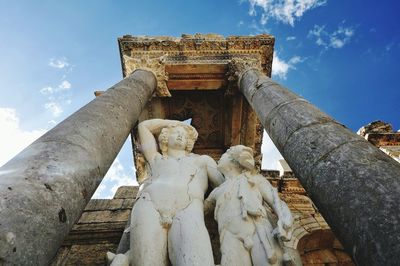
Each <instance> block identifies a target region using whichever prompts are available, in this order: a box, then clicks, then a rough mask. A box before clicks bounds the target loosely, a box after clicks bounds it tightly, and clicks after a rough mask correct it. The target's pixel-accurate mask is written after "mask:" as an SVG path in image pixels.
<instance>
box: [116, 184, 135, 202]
mask: <svg viewBox="0 0 400 266" xmlns="http://www.w3.org/2000/svg"><path fill="white" fill-rule="evenodd" d="M138 190H139V187H135V186H121V187H119V188H118V189H117V192H115V195H114V199H134V198H135V197H136V194H137V192H138Z"/></svg>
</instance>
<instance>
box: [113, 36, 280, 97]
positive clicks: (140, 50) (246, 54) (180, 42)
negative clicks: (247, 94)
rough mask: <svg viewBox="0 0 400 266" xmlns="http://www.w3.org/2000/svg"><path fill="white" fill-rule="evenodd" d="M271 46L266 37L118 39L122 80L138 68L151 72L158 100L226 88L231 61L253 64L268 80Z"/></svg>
mask: <svg viewBox="0 0 400 266" xmlns="http://www.w3.org/2000/svg"><path fill="white" fill-rule="evenodd" d="M274 42H275V39H274V37H273V36H271V35H268V34H262V35H257V36H229V37H226V38H224V37H223V36H221V35H217V34H194V35H190V34H183V35H182V37H180V38H175V37H165V36H154V37H148V36H145V37H139V36H131V35H125V36H123V37H121V38H119V39H118V43H119V47H120V54H121V62H122V71H123V75H124V77H125V76H126V75H127V74H129V73H131V72H133V71H134V70H135V69H137V68H145V69H151V70H153V72H154V73H155V74H156V76H157V77H158V78H159V79H158V81H159V89H158V91H157V95H158V96H170V94H169V91H168V90H180V89H193V87H195V88H200V89H217V88H220V87H222V86H224V85H226V82H227V78H226V75H225V74H226V71H227V65H228V64H229V63H230V62H231V60H232V59H234V58H245V59H246V61H249V60H252V59H253V60H256V61H258V62H259V63H260V66H261V68H262V70H263V72H264V73H265V74H266V75H267V76H270V75H271V67H272V55H273V46H274ZM211 66H212V67H211Z"/></svg>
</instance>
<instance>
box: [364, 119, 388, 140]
mask: <svg viewBox="0 0 400 266" xmlns="http://www.w3.org/2000/svg"><path fill="white" fill-rule="evenodd" d="M371 133H393V128H392V125H391V124H389V123H386V122H383V121H380V120H378V121H373V122H371V123H369V124H368V125H366V126H363V127H361V128H360V129H359V130H358V131H357V134H358V135H360V136H362V137H365V136H366V135H367V134H371Z"/></svg>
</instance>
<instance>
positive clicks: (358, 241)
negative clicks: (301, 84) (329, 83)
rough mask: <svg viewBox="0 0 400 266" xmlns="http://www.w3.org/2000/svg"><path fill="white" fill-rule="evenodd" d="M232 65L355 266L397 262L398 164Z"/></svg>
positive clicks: (305, 105)
mask: <svg viewBox="0 0 400 266" xmlns="http://www.w3.org/2000/svg"><path fill="white" fill-rule="evenodd" d="M232 67H233V68H231V69H232V70H233V72H235V76H236V77H237V78H238V85H239V89H240V91H241V92H242V93H243V94H244V95H245V97H246V98H247V100H248V102H249V103H250V105H251V106H252V107H253V108H254V110H255V111H256V113H257V115H258V117H259V119H260V120H261V123H262V124H263V126H264V127H265V129H266V131H267V132H268V135H269V136H270V137H271V139H272V140H273V142H274V143H275V145H276V146H277V148H278V150H279V151H280V152H281V154H282V155H283V157H284V158H285V160H286V161H287V162H288V164H289V165H290V167H291V168H292V170H293V172H294V173H295V175H296V177H298V178H299V179H300V181H301V183H302V185H303V186H304V188H305V189H306V191H307V193H308V194H309V195H310V197H311V198H312V200H313V201H314V203H315V204H316V206H317V207H318V209H319V211H320V212H321V213H322V214H323V216H324V218H325V219H326V220H327V222H328V224H329V225H330V226H331V228H332V230H333V231H334V232H335V234H336V235H337V237H338V238H339V239H340V241H341V242H342V243H343V244H344V247H345V249H346V250H347V251H348V252H349V254H352V256H353V259H354V262H355V263H356V264H357V265H398V263H399V258H400V164H399V163H398V162H396V161H395V160H393V159H392V158H390V157H389V156H387V155H386V154H384V153H383V152H382V151H380V150H378V149H377V148H376V147H374V146H373V145H371V144H370V143H368V142H367V141H366V140H365V139H363V138H361V137H360V136H357V135H356V134H354V133H353V132H351V131H350V130H348V129H347V128H346V127H345V126H343V125H341V124H340V123H338V122H337V121H335V120H334V119H332V118H331V117H329V116H328V115H327V114H325V113H323V112H321V111H320V110H319V109H318V108H316V107H315V106H313V105H312V104H310V103H309V102H307V101H306V100H305V99H303V98H301V97H299V96H297V95H296V94H294V93H292V92H291V91H289V90H288V89H286V88H284V87H282V86H281V85H279V84H278V83H276V82H274V81H273V80H271V79H270V78H268V77H267V76H265V75H264V74H262V73H261V72H260V71H259V70H257V69H256V68H254V67H252V66H251V65H245V64H243V63H241V62H233V63H232ZM344 97H345V96H344ZM266 159H267V158H266Z"/></svg>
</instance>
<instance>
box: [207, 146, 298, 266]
mask: <svg viewBox="0 0 400 266" xmlns="http://www.w3.org/2000/svg"><path fill="white" fill-rule="evenodd" d="M218 170H219V171H220V172H221V173H222V174H223V175H224V176H225V182H224V183H222V184H221V185H220V186H219V187H217V188H215V189H214V190H213V191H212V192H211V194H210V195H209V197H208V198H207V199H206V201H205V211H206V212H207V211H210V210H211V209H212V208H213V207H215V212H214V218H215V220H216V221H217V222H218V231H219V234H220V243H221V255H222V257H221V266H227V265H229V266H232V265H238V266H239V265H242V266H246V265H260V266H261V265H263V266H265V265H301V261H300V257H299V256H298V254H296V253H297V252H296V251H295V250H292V249H287V248H286V247H284V245H283V243H282V241H289V240H290V238H291V233H292V230H291V227H292V224H293V217H292V214H291V212H290V210H289V208H288V207H287V205H286V204H285V203H284V202H283V201H282V200H280V198H279V196H278V192H277V190H276V189H275V188H273V187H272V186H271V184H270V183H269V182H268V181H267V180H266V179H265V178H264V177H263V176H262V175H260V174H259V173H256V171H255V167H254V158H253V150H252V149H251V148H249V147H246V146H243V145H237V146H233V147H231V148H230V149H229V150H228V151H227V152H226V153H224V154H223V155H222V156H221V159H220V161H219V163H218ZM264 201H265V202H266V203H267V204H268V206H269V207H270V208H271V209H272V210H273V212H274V214H275V215H276V216H277V218H278V220H277V222H276V217H274V215H273V214H272V211H271V209H269V208H268V207H267V208H265V207H264V205H263V202H264ZM267 209H268V210H267Z"/></svg>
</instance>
